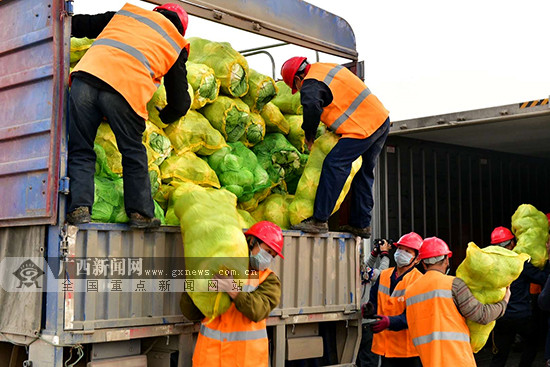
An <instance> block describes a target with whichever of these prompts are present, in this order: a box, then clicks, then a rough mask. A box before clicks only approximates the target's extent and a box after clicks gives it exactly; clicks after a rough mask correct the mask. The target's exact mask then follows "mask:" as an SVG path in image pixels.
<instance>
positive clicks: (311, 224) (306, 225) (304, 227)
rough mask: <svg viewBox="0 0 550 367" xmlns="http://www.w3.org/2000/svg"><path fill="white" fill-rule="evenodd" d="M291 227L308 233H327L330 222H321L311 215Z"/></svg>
mask: <svg viewBox="0 0 550 367" xmlns="http://www.w3.org/2000/svg"><path fill="white" fill-rule="evenodd" d="M290 228H291V229H297V230H299V231H302V232H307V233H327V232H328V223H327V222H321V221H318V220H317V219H315V218H313V217H310V218H308V219H304V220H303V221H302V222H301V223H298V224H296V225H295V226H292V227H290Z"/></svg>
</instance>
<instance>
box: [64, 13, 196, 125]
mask: <svg viewBox="0 0 550 367" xmlns="http://www.w3.org/2000/svg"><path fill="white" fill-rule="evenodd" d="M184 48H185V49H187V52H189V42H187V41H186V40H185V38H183V36H182V35H181V34H180V33H179V32H178V30H177V28H176V27H175V26H174V25H173V24H172V22H170V20H168V18H166V17H165V16H164V15H162V14H160V13H157V12H154V11H150V10H145V9H142V8H140V7H138V6H135V5H131V4H126V5H124V6H123V7H122V9H121V10H120V11H118V12H117V13H116V14H115V15H114V16H113V18H112V19H111V21H110V22H109V23H108V24H107V26H106V27H105V28H104V29H103V31H102V32H101V33H100V35H99V36H98V37H97V39H96V40H95V41H94V43H93V44H92V46H91V47H90V49H89V50H88V51H87V52H86V54H85V55H84V56H83V57H82V59H81V60H80V61H79V62H78V64H76V66H75V68H74V70H73V72H76V71H84V72H86V73H89V74H92V75H94V76H96V77H97V78H99V79H101V80H103V81H104V82H105V83H107V84H109V85H110V86H111V87H113V88H114V89H115V90H116V91H117V92H119V93H120V94H121V95H122V96H123V97H124V98H125V99H126V101H127V102H128V103H129V104H130V106H131V107H132V109H133V110H134V111H135V112H136V113H137V114H138V115H140V116H141V117H143V118H144V119H147V117H148V113H147V102H149V100H150V99H151V97H152V96H153V93H155V91H156V90H157V88H158V87H159V85H160V81H161V78H162V77H163V76H164V75H165V74H166V73H167V72H168V70H170V68H171V67H172V65H174V63H175V62H176V60H177V59H178V56H179V54H180V53H181V50H182V49H184ZM186 88H187V87H186Z"/></svg>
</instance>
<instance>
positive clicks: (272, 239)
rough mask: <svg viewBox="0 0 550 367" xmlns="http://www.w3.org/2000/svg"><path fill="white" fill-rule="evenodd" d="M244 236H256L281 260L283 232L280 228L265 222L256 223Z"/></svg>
mask: <svg viewBox="0 0 550 367" xmlns="http://www.w3.org/2000/svg"><path fill="white" fill-rule="evenodd" d="M244 234H245V235H251V236H256V237H257V238H258V239H259V240H261V241H262V242H264V243H265V244H266V245H268V246H269V247H270V248H271V249H272V250H273V251H275V252H276V253H277V255H279V256H280V257H281V258H283V259H284V258H285V257H284V256H283V243H284V239H283V231H282V230H281V227H279V226H278V225H276V224H275V223H271V222H268V221H267V220H264V221H261V222H258V223H256V224H254V225H253V226H252V227H250V228H249V229H248V231H246V232H245V233H244Z"/></svg>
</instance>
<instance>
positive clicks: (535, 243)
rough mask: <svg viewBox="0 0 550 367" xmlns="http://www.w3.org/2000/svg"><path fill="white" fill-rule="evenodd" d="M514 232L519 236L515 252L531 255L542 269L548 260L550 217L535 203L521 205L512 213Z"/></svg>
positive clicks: (533, 261) (532, 259) (535, 264)
mask: <svg viewBox="0 0 550 367" xmlns="http://www.w3.org/2000/svg"><path fill="white" fill-rule="evenodd" d="M512 232H514V235H515V236H516V238H517V245H516V247H514V252H517V253H518V254H520V253H526V254H527V255H529V256H531V262H532V263H533V265H534V266H536V267H538V268H540V269H542V268H543V267H544V265H545V264H546V260H548V252H547V250H546V242H548V218H546V215H545V214H544V213H543V212H541V211H538V210H537V208H535V207H534V206H533V205H529V204H522V205H520V206H519V207H518V208H517V210H516V212H515V213H514V215H512Z"/></svg>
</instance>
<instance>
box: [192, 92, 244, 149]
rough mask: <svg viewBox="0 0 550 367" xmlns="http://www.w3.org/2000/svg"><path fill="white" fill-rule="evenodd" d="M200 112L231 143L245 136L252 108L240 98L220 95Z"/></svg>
mask: <svg viewBox="0 0 550 367" xmlns="http://www.w3.org/2000/svg"><path fill="white" fill-rule="evenodd" d="M200 112H201V113H202V114H203V115H204V117H206V118H207V119H208V121H210V123H211V124H212V126H213V127H214V128H215V129H216V130H218V131H219V132H221V133H222V135H223V137H224V138H225V140H226V141H227V142H231V143H234V142H236V141H238V140H239V139H240V138H241V137H242V136H243V134H244V133H245V131H246V127H247V126H248V123H249V121H250V108H248V105H247V104H246V103H244V102H243V101H241V100H240V99H239V98H230V97H227V96H219V97H218V99H216V100H215V101H214V102H212V103H210V104H208V105H206V106H205V107H204V108H202V109H201V110H200Z"/></svg>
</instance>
